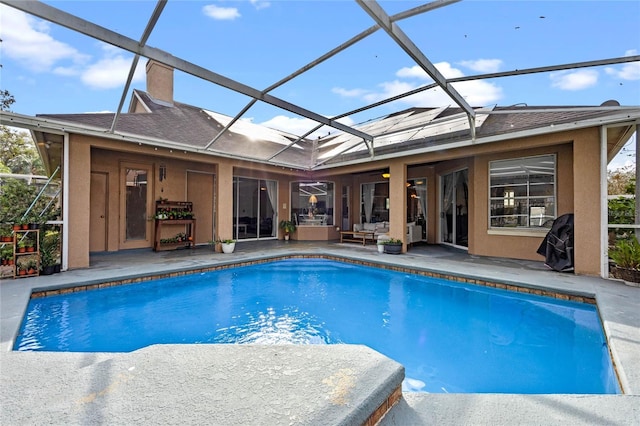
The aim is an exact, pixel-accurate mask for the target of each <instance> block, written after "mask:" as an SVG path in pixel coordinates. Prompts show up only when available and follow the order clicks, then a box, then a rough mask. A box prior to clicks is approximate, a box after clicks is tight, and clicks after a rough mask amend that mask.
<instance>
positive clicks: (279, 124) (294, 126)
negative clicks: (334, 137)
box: [260, 115, 353, 139]
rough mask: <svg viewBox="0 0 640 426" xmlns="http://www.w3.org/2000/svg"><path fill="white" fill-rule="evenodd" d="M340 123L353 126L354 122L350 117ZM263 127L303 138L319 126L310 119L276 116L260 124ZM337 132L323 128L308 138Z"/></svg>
mask: <svg viewBox="0 0 640 426" xmlns="http://www.w3.org/2000/svg"><path fill="white" fill-rule="evenodd" d="M338 122H340V123H342V124H345V125H347V126H352V125H353V120H351V119H349V118H348V117H345V118H342V119H339V120H338ZM260 124H261V125H262V126H266V127H270V128H272V129H277V130H281V131H283V132H288V133H291V134H293V135H297V136H302V135H303V134H305V133H307V132H308V131H309V130H311V129H313V128H314V127H316V126H317V125H318V123H317V122H315V121H313V120H310V119H308V118H302V117H287V116H285V115H276V116H275V117H273V118H271V119H270V120H267V121H265V122H262V123H260ZM336 131H337V130H336V129H334V128H331V127H327V126H323V127H321V128H320V129H318V130H316V131H315V132H313V133H312V134H310V135H309V136H307V138H309V139H316V138H318V137H323V136H327V134H328V133H332V134H333V133H335V132H336Z"/></svg>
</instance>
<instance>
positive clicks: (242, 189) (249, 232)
mask: <svg viewBox="0 0 640 426" xmlns="http://www.w3.org/2000/svg"><path fill="white" fill-rule="evenodd" d="M277 188H278V183H277V181H272V180H265V179H253V178H245V177H239V176H236V177H235V178H234V184H233V212H234V215H233V234H234V235H233V237H234V238H235V239H238V240H245V239H266V238H275V236H276V231H277V226H276V225H277V217H276V212H277V208H276V207H277V203H278V198H277V197H278V191H277Z"/></svg>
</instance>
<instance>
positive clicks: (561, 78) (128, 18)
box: [0, 0, 640, 167]
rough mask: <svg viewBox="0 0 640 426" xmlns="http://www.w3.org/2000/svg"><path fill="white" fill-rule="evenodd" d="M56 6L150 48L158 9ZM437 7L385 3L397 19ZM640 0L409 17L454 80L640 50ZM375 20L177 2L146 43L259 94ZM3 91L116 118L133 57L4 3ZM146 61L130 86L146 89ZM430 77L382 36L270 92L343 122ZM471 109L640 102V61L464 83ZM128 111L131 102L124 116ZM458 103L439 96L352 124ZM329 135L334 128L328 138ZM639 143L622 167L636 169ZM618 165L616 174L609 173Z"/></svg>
mask: <svg viewBox="0 0 640 426" xmlns="http://www.w3.org/2000/svg"><path fill="white" fill-rule="evenodd" d="M43 2H44V3H46V4H48V5H51V6H53V7H55V8H58V9H61V10H63V11H65V12H68V13H71V14H73V15H76V16H78V17H80V18H82V19H85V20H88V21H91V22H93V23H95V24H98V25H101V26H103V27H106V28H108V29H110V30H113V31H117V32H120V33H122V34H123V35H125V36H126V37H129V38H131V39H135V40H138V39H139V38H140V37H141V35H142V33H143V31H144V29H145V27H146V25H147V22H148V20H149V17H150V16H151V14H152V12H153V10H154V8H155V7H156V2H155V1H151V0H143V1H137V0H127V1H115V0H112V1H99V0H91V1H90V0H85V1H78V0H66V1H49V0H45V1H43ZM424 3H427V2H412V1H399V0H394V1H380V2H379V4H380V6H381V7H382V8H383V9H384V10H385V11H386V13H387V14H389V15H393V14H395V13H398V12H401V11H403V10H407V9H410V8H413V7H416V6H418V5H420V4H424ZM639 21H640V1H639V0H625V1H587V0H582V1H562V0H555V1H520V0H512V1H482V0H465V1H461V2H457V3H454V4H451V5H448V6H445V7H442V8H438V9H436V10H432V11H430V12H427V13H424V14H421V15H418V16H414V17H411V18H408V19H404V20H401V21H398V22H397V25H398V26H399V28H400V29H401V30H402V31H403V32H404V33H406V34H407V35H408V36H409V37H410V38H411V39H412V40H413V42H414V43H415V45H416V46H417V47H418V48H419V49H420V51H421V52H422V53H423V54H424V55H425V56H426V57H427V58H428V59H429V61H431V62H432V63H433V64H434V65H435V66H436V68H437V69H438V71H439V72H440V73H441V74H442V75H443V76H444V77H446V78H453V77H462V76H473V75H478V74H484V73H491V72H501V71H510V70H516V69H526V68H532V67H541V66H550V65H559V64H566V63H573V62H582V61H594V60H601V59H609V58H617V57H623V56H633V55H640V31H639V30H638V22H639ZM373 24H374V22H373V20H372V18H371V17H370V16H369V15H368V14H367V13H366V12H365V11H364V10H363V9H362V8H361V7H360V6H359V5H358V4H357V3H356V2H355V1H351V0H315V1H314V0H304V1H295V0H280V1H273V0H272V1H266V0H243V1H217V0H207V1H200V0H169V1H168V3H167V5H166V7H165V9H164V11H163V13H162V15H161V16H160V19H159V21H158V23H157V24H156V26H155V28H154V30H153V32H152V34H151V36H150V37H149V39H148V41H147V45H149V46H152V47H155V48H158V49H161V50H164V51H166V52H169V53H171V54H172V55H174V56H176V57H178V58H181V59H184V60H187V61H189V62H191V63H194V64H196V65H199V66H202V67H204V68H207V69H209V70H211V71H214V72H216V73H217V74H220V75H222V76H225V77H228V78H230V79H233V80H235V81H237V82H239V83H242V84H245V85H248V86H251V87H254V88H256V89H258V90H264V89H265V88H267V87H269V86H271V85H273V84H274V83H276V82H278V81H280V80H281V79H283V78H285V77H287V76H288V75H290V74H292V73H294V72H296V71H297V70H299V69H301V68H302V67H304V66H306V65H307V64H308V63H310V62H312V61H314V60H316V59H317V58H319V57H320V56H322V55H324V54H325V53H327V52H329V51H330V50H331V49H333V48H335V47H336V46H338V45H340V44H342V43H344V42H346V41H347V40H349V39H351V38H352V37H353V36H355V35H357V34H359V33H360V32H362V31H364V30H365V29H367V28H369V27H371V26H372V25H373ZM0 39H1V40H2V42H1V43H0V64H1V65H2V68H0V73H1V74H0V89H1V90H8V91H9V92H10V93H11V94H12V95H13V96H14V97H15V100H16V102H15V104H14V105H13V106H12V111H13V112H16V113H21V114H26V115H36V114H64V113H93V112H115V111H116V110H117V108H118V104H119V102H120V98H121V96H122V93H123V89H124V83H125V81H126V77H127V74H128V72H129V68H130V66H131V62H132V59H133V55H132V54H131V53H129V52H126V51H123V50H121V49H119V48H116V47H114V46H111V45H107V44H105V43H103V42H99V41H96V40H94V39H92V38H90V37H87V36H84V35H81V34H78V33H75V32H73V31H71V30H68V29H66V28H62V27H60V26H57V25H55V24H52V23H49V22H46V21H43V20H40V19H37V18H34V17H32V16H29V15H25V14H23V13H21V12H19V11H16V10H15V9H13V8H10V7H8V6H6V5H0ZM145 62H146V60H145V59H144V58H143V59H142V60H141V61H140V64H139V66H138V69H137V71H136V73H135V78H134V80H133V83H132V88H136V89H140V90H145V89H146V87H145V77H144V64H145ZM174 82H175V83H174V84H175V86H174V99H175V100H176V101H179V102H183V103H187V104H191V105H195V106H198V107H201V108H204V109H207V110H210V111H214V112H218V113H222V114H226V115H230V116H235V115H236V114H237V113H238V112H239V111H240V110H242V108H244V107H245V106H246V105H247V103H248V102H249V101H250V99H249V98H248V97H246V96H244V95H240V94H237V93H234V92H232V91H230V90H228V89H224V88H222V87H220V86H217V85H215V84H212V83H210V82H206V81H203V80H201V79H199V78H197V77H194V76H191V75H188V74H185V73H183V72H181V71H176V73H175V76H174ZM430 82H432V80H431V79H430V78H429V77H428V75H427V74H426V73H425V72H424V71H423V70H422V69H421V68H420V67H418V66H416V64H415V62H413V61H412V59H411V58H410V57H409V56H408V55H407V54H406V53H405V52H404V51H403V50H402V49H401V48H400V47H398V45H397V44H396V43H395V42H394V41H393V40H392V39H391V38H390V37H389V36H388V35H387V34H386V33H385V32H384V31H382V30H378V31H376V32H375V33H373V34H372V35H370V36H368V37H366V38H365V39H364V40H362V41H361V42H359V43H357V44H356V45H354V46H351V47H349V48H348V49H346V50H345V51H343V52H341V53H339V54H337V55H335V56H333V57H332V58H330V59H329V60H327V61H325V62H322V63H321V64H319V65H317V66H315V67H313V68H312V69H311V70H310V71H307V72H305V73H304V74H302V75H301V76H298V77H296V78H295V79H293V80H292V81H290V82H288V83H286V84H284V85H282V86H280V87H278V88H276V89H275V90H273V91H271V92H270V94H271V95H273V96H276V97H278V98H280V99H283V100H286V101H288V102H291V103H294V104H297V105H299V106H301V107H304V108H307V109H308V110H311V111H314V112H316V113H319V114H322V115H324V116H327V117H333V116H336V115H338V114H342V113H344V112H347V111H351V110H354V109H357V108H360V107H362V106H364V105H367V104H370V103H372V102H376V101H379V100H382V99H386V98H389V97H391V96H394V95H397V94H399V93H404V92H406V91H409V90H412V89H415V88H417V87H420V86H422V85H425V84H428V83H430ZM453 87H454V88H455V89H456V90H457V91H458V92H460V94H461V95H462V96H463V97H464V99H465V100H466V101H467V102H468V103H469V104H470V105H471V106H474V107H475V106H489V107H490V106H494V105H499V106H509V105H514V104H527V105H529V106H534V105H570V106H573V105H593V106H597V105H600V104H602V103H603V102H605V101H607V100H611V99H613V100H616V101H618V102H619V103H620V104H621V105H624V106H633V105H635V106H637V105H640V62H632V63H625V64H617V65H607V66H600V67H591V68H582V69H575V70H567V71H555V72H547V73H539V74H530V75H522V76H514V77H503V78H494V79H484V80H475V81H470V82H463V83H456V84H454V85H453ZM129 102H130V94H128V95H127V98H126V101H125V106H124V109H125V111H126V108H127V106H128V104H129ZM447 105H452V106H456V105H455V103H454V102H453V101H452V100H451V99H449V98H448V97H447V96H446V95H445V94H444V93H443V92H442V91H441V90H439V89H438V90H428V91H425V92H422V93H420V94H418V95H415V96H412V97H407V98H404V99H402V100H399V101H395V102H392V103H389V104H386V105H384V106H381V107H377V108H375V109H372V110H370V111H367V112H364V113H360V114H356V115H352V116H349V117H345V118H344V119H342V121H343V122H344V123H345V124H348V125H353V124H356V123H361V122H364V121H366V120H370V119H374V118H377V117H381V116H384V115H387V114H389V113H393V112H397V111H401V110H404V109H406V108H410V107H433V106H447ZM243 119H246V120H250V121H252V122H254V123H259V124H265V125H267V126H270V127H274V128H278V129H280V130H286V131H291V132H293V133H295V134H301V133H303V132H304V131H306V130H309V129H310V128H311V127H313V125H314V124H315V123H312V122H310V121H309V120H307V119H305V118H303V117H300V116H296V115H295V114H292V113H290V112H287V111H284V110H281V109H278V108H275V107H272V106H270V105H266V104H264V103H258V104H256V106H254V107H252V108H250V109H249V110H248V111H247V113H246V114H245V115H244V116H243ZM323 131H325V130H324V129H323ZM634 152H635V147H634V146H633V141H631V143H630V144H628V146H627V147H626V148H625V150H624V152H623V153H621V155H619V156H618V158H616V160H615V162H614V163H612V164H613V167H619V166H623V165H624V164H625V163H628V162H633V157H630V156H628V155H627V154H629V153H634ZM610 167H611V165H610Z"/></svg>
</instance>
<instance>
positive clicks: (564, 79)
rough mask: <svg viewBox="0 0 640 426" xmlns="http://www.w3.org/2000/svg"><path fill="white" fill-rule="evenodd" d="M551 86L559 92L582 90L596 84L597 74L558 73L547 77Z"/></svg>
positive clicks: (582, 72) (589, 71) (593, 71)
mask: <svg viewBox="0 0 640 426" xmlns="http://www.w3.org/2000/svg"><path fill="white" fill-rule="evenodd" d="M549 78H550V79H551V86H552V87H556V88H558V89H560V90H582V89H586V88H589V87H592V86H595V85H596V83H598V72H597V71H595V70H579V71H560V72H552V73H551V74H550V75H549Z"/></svg>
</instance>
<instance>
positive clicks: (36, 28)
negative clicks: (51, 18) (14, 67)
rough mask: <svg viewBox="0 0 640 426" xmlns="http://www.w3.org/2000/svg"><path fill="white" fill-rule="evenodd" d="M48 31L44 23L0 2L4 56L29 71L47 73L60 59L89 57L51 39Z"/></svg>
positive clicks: (82, 60)
mask: <svg viewBox="0 0 640 426" xmlns="http://www.w3.org/2000/svg"><path fill="white" fill-rule="evenodd" d="M49 31H50V27H49V24H48V23H47V22H45V21H41V20H37V19H35V18H33V17H32V16H30V15H28V14H26V13H23V12H20V11H18V10H15V9H13V8H10V7H7V6H4V5H0V38H1V39H2V50H3V53H4V55H6V56H7V57H8V58H11V59H13V60H15V61H17V62H19V63H20V64H22V65H23V66H25V67H27V68H28V69H29V70H31V71H33V72H48V71H50V70H51V69H52V67H53V66H54V64H55V63H56V62H60V61H71V63H72V64H74V65H81V64H83V63H85V62H87V61H88V60H89V58H90V57H89V56H88V55H84V54H82V53H80V52H78V51H77V50H76V49H75V48H73V47H71V46H69V45H68V44H66V43H63V42H60V41H57V40H55V39H54V38H53V37H52V36H51V35H49Z"/></svg>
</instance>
